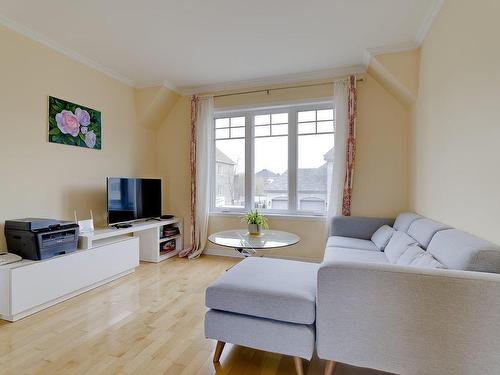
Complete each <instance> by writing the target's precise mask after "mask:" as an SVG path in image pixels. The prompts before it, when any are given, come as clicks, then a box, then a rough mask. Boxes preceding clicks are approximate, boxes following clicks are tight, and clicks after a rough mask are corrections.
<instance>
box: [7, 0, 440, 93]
mask: <svg viewBox="0 0 500 375" xmlns="http://www.w3.org/2000/svg"><path fill="white" fill-rule="evenodd" d="M439 2H440V1H436V0H309V1H306V0H246V1H243V0H177V1H175V0H142V1H139V0H106V1H104V0H85V1H84V0H80V1H75V0H72V1H68V0H43V1H40V0H0V15H2V17H0V23H3V24H4V25H6V26H8V27H11V28H14V29H16V30H18V31H21V32H23V33H25V34H27V35H29V36H31V37H33V38H35V39H37V40H39V41H42V42H43V43H45V44H48V45H50V46H51V47H53V48H56V49H59V50H60V51H62V52H64V53H66V54H68V55H70V56H73V57H76V58H78V59H79V60H81V61H82V62H85V63H87V64H89V65H92V66H94V67H96V68H98V69H100V70H102V71H105V72H106V73H108V74H111V75H113V76H115V77H117V78H119V79H121V80H123V81H125V82H127V83H129V84H132V85H136V86H145V85H153V84H159V83H165V84H166V85H167V86H170V87H173V88H175V89H177V90H190V89H193V88H199V87H201V86H204V87H210V85H217V84H222V83H228V82H240V81H249V80H255V79H271V77H276V76H288V77H292V76H294V75H296V74H297V75H299V74H304V73H311V74H314V72H318V71H319V73H318V74H321V72H324V73H326V72H331V70H332V69H335V68H345V67H353V66H361V65H363V62H364V60H363V58H364V55H365V54H366V51H367V50H369V49H374V48H375V49H377V48H381V47H392V46H403V47H404V46H412V45H416V44H417V42H418V41H419V40H418V39H419V38H420V37H421V35H422V33H425V32H426V30H425V29H426V28H428V26H429V24H430V22H431V21H430V19H431V18H432V16H433V13H435V12H436V7H437V5H436V3H439ZM214 87H215V86H214Z"/></svg>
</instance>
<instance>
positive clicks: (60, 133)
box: [49, 96, 102, 150]
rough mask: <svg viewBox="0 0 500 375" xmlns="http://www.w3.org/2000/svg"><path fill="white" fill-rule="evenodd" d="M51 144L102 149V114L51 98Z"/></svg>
mask: <svg viewBox="0 0 500 375" xmlns="http://www.w3.org/2000/svg"><path fill="white" fill-rule="evenodd" d="M49 142H53V143H60V144H63V145H70V146H79V147H85V148H93V149H97V150H100V149H101V146H102V144H101V112H99V111H96V110H94V109H90V108H87V107H84V106H82V105H78V104H74V103H71V102H67V101H65V100H62V99H58V98H54V97H52V96H49Z"/></svg>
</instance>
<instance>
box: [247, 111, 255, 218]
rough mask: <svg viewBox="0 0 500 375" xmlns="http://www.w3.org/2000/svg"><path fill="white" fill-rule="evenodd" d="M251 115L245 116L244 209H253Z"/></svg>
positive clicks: (252, 133)
mask: <svg viewBox="0 0 500 375" xmlns="http://www.w3.org/2000/svg"><path fill="white" fill-rule="evenodd" d="M253 121H254V120H253V116H252V114H251V113H246V114H245V208H246V210H247V211H248V210H250V209H253V202H254V194H255V188H254V160H253V155H254V139H253V135H254V130H253V128H254V126H253Z"/></svg>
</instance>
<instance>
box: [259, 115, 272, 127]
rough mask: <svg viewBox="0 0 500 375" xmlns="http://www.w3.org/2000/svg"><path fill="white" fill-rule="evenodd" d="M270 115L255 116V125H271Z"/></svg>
mask: <svg viewBox="0 0 500 375" xmlns="http://www.w3.org/2000/svg"><path fill="white" fill-rule="evenodd" d="M270 117H271V116H270V115H259V116H255V125H267V124H269V123H270Z"/></svg>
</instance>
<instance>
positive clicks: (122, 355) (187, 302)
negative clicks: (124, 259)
mask: <svg viewBox="0 0 500 375" xmlns="http://www.w3.org/2000/svg"><path fill="white" fill-rule="evenodd" d="M238 261H239V259H233V258H223V257H210V256H204V257H202V258H200V259H198V260H194V261H188V260H185V259H173V260H170V261H166V262H163V263H160V264H150V263H143V264H141V266H140V267H139V268H138V269H137V270H136V272H135V273H134V274H132V275H129V276H126V277H124V278H122V279H119V280H116V281H114V282H112V283H110V284H107V285H105V286H102V287H100V288H97V289H94V290H92V291H90V292H87V293H85V294H83V295H80V296H78V297H76V298H73V299H71V300H68V301H66V302H63V303H61V304H59V305H57V306H54V307H51V308H49V309H47V310H44V311H42V312H40V313H38V314H35V315H33V316H30V317H28V318H25V319H23V320H21V321H18V322H16V323H7V322H4V321H0V374H2V375H3V374H9V375H11V374H15V375H20V374H92V375H97V374H175V375H178V374H214V373H216V374H225V375H226V374H227V375H232V374H248V375H251V374H265V375H274V374H294V373H295V371H294V363H293V358H292V357H287V356H282V355H279V354H274V353H266V352H261V351H257V350H253V349H249V348H244V347H238V346H233V345H231V344H227V345H226V347H225V349H224V351H223V353H222V357H221V360H220V364H214V363H213V362H212V355H213V351H214V349H215V342H214V341H213V340H207V339H205V337H204V335H203V316H204V314H205V307H204V298H205V296H204V293H205V288H206V286H207V285H208V284H209V283H210V282H211V281H213V280H215V279H216V278H217V277H218V275H220V274H222V273H223V272H224V271H225V270H226V268H228V267H230V266H232V265H233V264H235V263H236V262H238ZM61 282H64V280H61ZM324 365H325V364H324V362H323V361H321V360H319V359H318V358H314V359H313V360H312V361H311V363H310V365H309V368H308V369H307V374H309V375H313V374H322V373H323V371H324ZM351 374H359V375H361V374H364V375H368V374H376V372H374V371H372V370H364V369H356V368H353V367H349V366H342V365H341V364H339V365H338V367H337V369H336V371H335V375H351ZM379 374H380V373H379Z"/></svg>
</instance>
